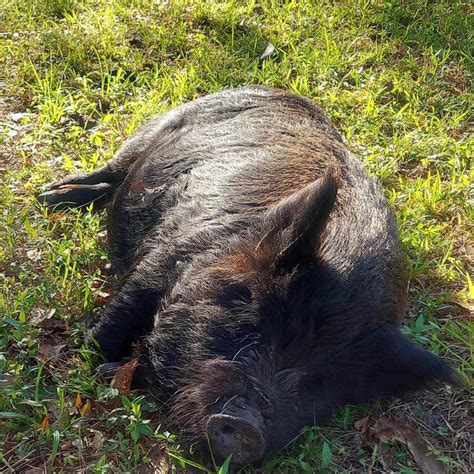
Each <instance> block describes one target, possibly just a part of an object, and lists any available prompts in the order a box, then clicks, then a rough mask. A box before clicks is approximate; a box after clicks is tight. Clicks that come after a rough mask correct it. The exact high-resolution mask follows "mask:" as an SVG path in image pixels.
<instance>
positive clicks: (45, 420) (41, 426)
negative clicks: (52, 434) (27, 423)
mask: <svg viewBox="0 0 474 474" xmlns="http://www.w3.org/2000/svg"><path fill="white" fill-rule="evenodd" d="M48 426H49V416H48V415H46V416H45V417H44V418H43V421H42V422H41V423H40V424H39V426H38V429H40V430H43V431H44V430H45V429H46V428H47V427H48Z"/></svg>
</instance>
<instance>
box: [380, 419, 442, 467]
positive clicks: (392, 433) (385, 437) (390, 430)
mask: <svg viewBox="0 0 474 474" xmlns="http://www.w3.org/2000/svg"><path fill="white" fill-rule="evenodd" d="M374 429H375V436H377V437H378V438H379V439H380V441H382V443H390V442H393V441H400V442H402V443H404V444H406V446H407V448H408V450H409V451H410V453H411V455H412V456H413V458H414V459H415V461H416V463H417V464H418V466H419V467H420V469H421V471H422V472H423V473H425V474H444V473H445V472H446V469H445V467H444V464H443V463H442V462H441V461H439V460H437V459H436V458H435V457H433V455H432V454H431V453H430V452H429V449H428V448H427V446H426V443H425V442H424V441H423V440H422V439H421V437H420V435H419V434H418V433H417V432H416V431H414V430H412V429H411V428H408V427H407V426H404V425H402V424H401V423H398V422H397V421H395V420H392V419H389V418H380V420H379V421H378V422H377V423H376V425H375V427H374Z"/></svg>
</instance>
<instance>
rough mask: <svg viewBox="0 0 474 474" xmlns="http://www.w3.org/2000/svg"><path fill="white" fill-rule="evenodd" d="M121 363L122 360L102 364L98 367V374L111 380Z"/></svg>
mask: <svg viewBox="0 0 474 474" xmlns="http://www.w3.org/2000/svg"><path fill="white" fill-rule="evenodd" d="M121 365H122V362H107V363H105V364H100V365H99V366H98V367H97V374H98V375H100V376H101V377H102V378H103V379H105V380H111V379H112V378H113V377H114V375H115V372H117V370H118V368H119V367H120V366H121Z"/></svg>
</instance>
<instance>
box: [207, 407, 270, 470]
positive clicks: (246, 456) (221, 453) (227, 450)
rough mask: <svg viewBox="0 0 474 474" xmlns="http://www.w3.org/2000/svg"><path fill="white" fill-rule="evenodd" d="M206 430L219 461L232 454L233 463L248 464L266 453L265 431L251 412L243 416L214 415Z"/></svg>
mask: <svg viewBox="0 0 474 474" xmlns="http://www.w3.org/2000/svg"><path fill="white" fill-rule="evenodd" d="M206 431H207V437H208V440H209V446H210V449H211V452H212V455H213V456H214V457H215V458H217V460H218V461H223V460H224V459H226V458H227V457H228V456H229V455H230V454H232V458H231V462H232V463H235V464H248V463H251V462H254V461H258V460H260V459H262V457H263V455H264V453H265V438H264V436H263V431H262V429H261V426H260V424H259V423H258V420H257V419H256V418H255V417H253V416H252V415H251V413H250V412H248V413H242V415H241V416H234V415H222V414H220V415H212V416H211V417H210V418H209V420H208V422H207V426H206Z"/></svg>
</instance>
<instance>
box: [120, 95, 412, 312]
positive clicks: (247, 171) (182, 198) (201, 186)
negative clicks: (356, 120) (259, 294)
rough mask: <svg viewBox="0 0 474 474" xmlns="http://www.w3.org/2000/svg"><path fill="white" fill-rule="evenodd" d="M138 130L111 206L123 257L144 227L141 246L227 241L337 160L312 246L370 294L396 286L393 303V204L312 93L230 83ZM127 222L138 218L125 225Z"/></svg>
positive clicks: (185, 249) (191, 247)
mask: <svg viewBox="0 0 474 474" xmlns="http://www.w3.org/2000/svg"><path fill="white" fill-rule="evenodd" d="M144 130H145V131H146V134H147V137H148V144H147V147H144V146H143V145H142V146H143V148H144V150H143V151H142V155H143V158H142V159H141V161H140V162H138V163H136V164H135V166H134V167H133V168H132V169H131V172H130V173H129V175H128V177H127V179H126V181H125V183H124V184H123V185H122V187H121V189H120V190H119V192H118V193H117V197H116V199H115V202H114V206H113V209H112V213H111V215H114V211H115V220H117V217H118V218H119V220H120V219H122V226H120V225H117V222H115V223H114V225H113V226H111V233H112V234H113V235H112V236H111V240H112V243H113V241H114V239H115V241H116V242H115V243H118V248H116V250H117V251H118V254H120V255H121V256H123V255H124V250H133V251H134V250H135V249H136V248H137V247H139V246H140V245H141V244H142V240H143V238H144V237H145V236H146V239H145V242H146V244H145V245H146V246H148V247H153V246H156V245H157V241H158V240H163V243H165V242H166V245H167V246H169V247H171V249H170V251H171V252H176V253H177V254H180V255H181V256H182V255H186V254H187V253H190V254H199V253H201V252H203V251H206V250H207V249H209V248H210V247H212V246H216V248H220V247H223V246H224V247H225V240H226V238H228V237H229V234H230V233H232V232H239V231H240V230H241V229H242V228H245V225H246V222H250V221H251V220H253V219H255V218H256V217H257V218H258V216H259V215H260V214H261V213H262V212H263V211H264V210H265V209H267V208H268V206H270V205H271V204H273V203H276V202H278V201H279V200H281V199H282V198H284V197H286V196H288V195H290V194H291V193H293V192H295V191H297V190H298V189H301V188H302V187H304V186H305V185H306V184H308V183H310V182H312V181H314V180H315V179H317V178H318V177H320V176H321V175H322V174H323V173H324V170H326V169H327V167H328V166H336V167H338V168H339V169H340V170H341V184H340V189H339V192H338V196H337V201H336V205H335V209H334V211H333V213H332V216H331V218H330V220H329V223H328V226H327V228H326V231H325V236H324V238H323V244H322V245H323V251H322V252H319V254H320V255H321V256H322V258H323V260H324V261H325V263H326V264H327V265H328V267H330V268H331V269H333V270H334V271H335V272H337V273H340V274H341V275H343V276H344V278H346V279H347V280H348V282H351V283H357V285H359V287H360V286H361V285H362V287H363V288H366V289H367V291H372V290H373V292H374V294H379V293H380V292H379V291H375V288H372V286H371V285H374V284H377V285H381V286H387V285H388V286H394V285H395V286H397V288H395V290H396V291H395V292H393V291H392V293H393V294H394V304H399V303H400V301H403V300H404V298H403V297H402V294H404V291H405V289H404V288H402V287H403V286H404V281H402V280H403V279H401V280H400V281H398V280H397V281H395V280H393V278H392V277H391V272H392V273H395V274H401V272H403V270H402V266H403V262H402V256H401V252H400V248H399V241H398V234H397V229H396V224H395V220H394V218H393V215H392V212H391V210H390V209H389V207H388V205H387V204H386V202H385V199H384V198H383V196H382V194H381V191H380V189H379V188H378V186H377V185H376V184H375V183H374V181H373V180H372V179H370V178H368V177H367V175H366V174H365V172H364V171H363V169H362V166H361V164H360V162H359V160H358V159H357V158H355V157H354V156H353V155H352V154H351V153H350V152H349V151H348V150H347V148H346V147H345V145H344V144H343V142H342V140H341V138H340V137H339V135H338V133H337V131H336V130H335V129H334V127H333V126H332V124H331V123H330V121H329V120H328V119H327V117H326V116H325V114H324V113H323V112H322V110H321V109H320V108H318V107H317V106H315V105H313V104H312V103H311V102H310V101H308V100H306V99H304V98H301V97H298V96H295V95H293V94H289V93H287V92H284V91H278V90H271V89H264V88H254V87H252V88H243V89H236V90H229V91H224V92H221V93H218V94H214V95H210V96H206V97H203V98H201V99H199V100H197V101H194V102H191V103H189V104H185V105H184V106H181V107H178V108H176V109H174V110H173V111H171V112H170V113H168V114H165V115H164V116H161V117H159V118H158V119H156V120H155V122H152V123H151V124H149V125H148V126H147V127H145V129H144ZM139 133H140V132H139ZM142 133H143V132H142ZM137 183H139V185H137ZM127 209H128V211H127ZM130 222H134V223H140V224H139V225H136V226H135V230H134V232H130V229H128V230H127V231H126V232H124V227H126V226H128V227H129V224H130ZM114 229H115V233H114ZM124 236H126V241H125V242H120V240H123V239H124ZM127 239H128V240H127ZM171 243H173V244H171ZM113 247H114V246H113V245H112V249H113ZM375 278H377V279H378V282H377V283H374V282H373V280H374V279H375ZM351 280H353V281H351ZM392 280H393V281H392ZM368 286H371V287H370V288H369V287H368ZM398 287H399V288H398ZM375 303H377V302H375ZM380 304H386V301H385V300H384V301H383V302H382V301H381V303H380ZM402 311H403V309H401V310H400V312H402Z"/></svg>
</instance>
